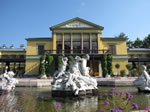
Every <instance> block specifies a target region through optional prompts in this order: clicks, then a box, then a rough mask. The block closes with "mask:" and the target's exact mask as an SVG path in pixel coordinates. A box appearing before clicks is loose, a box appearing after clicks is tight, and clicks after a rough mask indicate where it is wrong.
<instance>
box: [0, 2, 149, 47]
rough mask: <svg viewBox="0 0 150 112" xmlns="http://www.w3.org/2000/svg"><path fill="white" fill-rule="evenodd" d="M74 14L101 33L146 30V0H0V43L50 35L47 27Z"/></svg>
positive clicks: (131, 36)
mask: <svg viewBox="0 0 150 112" xmlns="http://www.w3.org/2000/svg"><path fill="white" fill-rule="evenodd" d="M74 17H80V18H83V19H86V20H88V21H90V22H93V23H95V24H98V25H101V26H103V27H104V31H103V34H102V36H103V37H114V36H117V35H119V34H120V32H124V33H125V34H126V35H127V36H128V37H129V39H130V40H135V39H136V38H137V37H139V38H140V39H143V38H144V37H146V36H147V35H148V34H150V0H0V46H2V45H3V44H5V45H6V46H8V47H9V46H10V45H12V44H13V45H14V46H15V47H19V46H20V44H24V45H25V46H26V40H25V38H28V37H50V36H51V31H50V30H49V27H51V26H53V25H56V24H58V23H61V22H64V21H66V20H69V19H72V18H74Z"/></svg>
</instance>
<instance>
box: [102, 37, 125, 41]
mask: <svg viewBox="0 0 150 112" xmlns="http://www.w3.org/2000/svg"><path fill="white" fill-rule="evenodd" d="M101 40H103V41H126V40H127V39H126V38H115V37H102V38H101Z"/></svg>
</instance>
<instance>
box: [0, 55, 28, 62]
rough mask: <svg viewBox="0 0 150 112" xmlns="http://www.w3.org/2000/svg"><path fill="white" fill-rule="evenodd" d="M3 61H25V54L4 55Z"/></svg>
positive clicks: (0, 59) (0, 58)
mask: <svg viewBox="0 0 150 112" xmlns="http://www.w3.org/2000/svg"><path fill="white" fill-rule="evenodd" d="M0 61H1V62H4V61H5V62H7V61H8V62H25V55H2V56H1V57H0Z"/></svg>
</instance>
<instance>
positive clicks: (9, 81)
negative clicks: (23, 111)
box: [0, 66, 18, 94]
mask: <svg viewBox="0 0 150 112" xmlns="http://www.w3.org/2000/svg"><path fill="white" fill-rule="evenodd" d="M7 69H8V67H7V66H6V68H5V73H4V74H2V75H0V94H3V93H8V92H10V91H13V90H14V89H15V85H16V84H17V83H18V80H17V79H15V78H13V76H14V75H15V73H14V72H13V71H9V72H7Z"/></svg>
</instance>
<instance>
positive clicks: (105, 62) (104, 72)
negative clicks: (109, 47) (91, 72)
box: [102, 53, 107, 77]
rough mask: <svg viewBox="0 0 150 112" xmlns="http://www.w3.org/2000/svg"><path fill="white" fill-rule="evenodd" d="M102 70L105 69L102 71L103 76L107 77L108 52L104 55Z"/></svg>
mask: <svg viewBox="0 0 150 112" xmlns="http://www.w3.org/2000/svg"><path fill="white" fill-rule="evenodd" d="M102 71H103V73H102V75H103V77H106V75H107V54H106V53H105V54H104V55H103V59H102Z"/></svg>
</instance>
